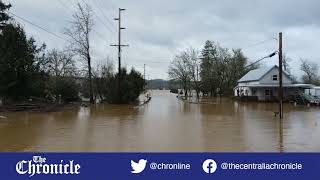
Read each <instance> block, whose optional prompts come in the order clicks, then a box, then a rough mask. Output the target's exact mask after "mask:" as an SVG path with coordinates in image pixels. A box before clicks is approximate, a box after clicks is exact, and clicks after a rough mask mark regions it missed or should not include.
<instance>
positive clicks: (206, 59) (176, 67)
mask: <svg viewBox="0 0 320 180" xmlns="http://www.w3.org/2000/svg"><path fill="white" fill-rule="evenodd" d="M290 61H291V58H289V57H288V56H286V55H285V54H284V55H283V68H284V70H285V71H286V72H287V73H288V74H289V76H290V77H291V78H292V80H293V82H295V83H297V82H298V80H297V78H296V77H295V76H294V75H293V74H292V73H291V71H290V70H291V68H290ZM300 62H301V64H300V70H301V71H302V72H303V75H302V77H301V82H302V83H306V84H314V85H320V75H319V66H318V64H317V63H315V62H312V61H309V60H306V59H301V60H300ZM248 64H249V62H248V58H247V57H246V56H245V55H244V54H243V52H242V50H241V49H231V50H230V49H228V48H224V47H221V46H220V45H219V44H218V43H216V42H213V41H209V40H208V41H206V42H205V45H204V47H203V48H202V50H201V51H197V50H196V49H194V48H192V47H190V48H187V49H186V50H183V51H181V52H179V53H178V54H177V55H176V56H175V57H174V59H173V61H172V62H171V64H170V66H169V71H168V74H169V77H170V78H171V80H172V81H176V82H179V84H180V89H183V92H184V97H188V92H190V90H194V91H195V93H196V96H197V98H198V99H199V96H200V92H202V93H203V94H204V95H208V96H211V97H212V96H217V95H220V96H222V95H224V96H230V95H233V92H234V91H233V88H234V87H236V85H237V81H238V80H239V79H240V78H241V77H243V76H244V75H245V74H246V73H248V72H249V71H251V70H253V69H256V68H259V66H261V64H260V63H257V64H253V65H248ZM180 93H181V92H180Z"/></svg>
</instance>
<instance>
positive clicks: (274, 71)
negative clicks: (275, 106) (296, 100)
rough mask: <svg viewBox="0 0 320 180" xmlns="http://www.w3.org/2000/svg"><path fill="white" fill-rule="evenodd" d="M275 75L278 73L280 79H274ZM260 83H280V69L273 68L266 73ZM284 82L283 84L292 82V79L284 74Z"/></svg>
mask: <svg viewBox="0 0 320 180" xmlns="http://www.w3.org/2000/svg"><path fill="white" fill-rule="evenodd" d="M273 75H277V77H278V80H276V81H274V80H273V79H272V78H273ZM259 82H260V84H279V70H278V68H276V67H275V68H273V69H272V70H271V71H270V72H269V73H267V74H266V75H264V76H263V77H262V78H261V79H260V81H259ZM282 82H283V84H292V80H291V79H289V78H288V77H287V76H286V75H284V74H282Z"/></svg>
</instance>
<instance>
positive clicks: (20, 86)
mask: <svg viewBox="0 0 320 180" xmlns="http://www.w3.org/2000/svg"><path fill="white" fill-rule="evenodd" d="M10 8H11V5H10V4H4V3H3V2H2V1H0V100H1V102H2V104H16V103H30V102H33V103H35V102H41V103H61V104H63V103H67V102H74V101H81V100H84V99H88V100H89V102H90V103H95V102H96V101H97V100H99V101H100V102H107V103H130V102H133V101H136V99H137V98H138V96H139V95H140V94H141V93H142V92H143V90H144V89H143V87H144V79H143V77H142V75H141V74H140V73H139V72H137V71H135V70H134V69H132V70H131V71H129V72H127V70H126V69H122V71H121V75H119V74H118V73H115V72H114V71H113V68H114V67H113V65H112V62H111V60H110V59H109V60H108V61H106V63H105V64H103V65H99V66H97V67H92V57H91V54H90V52H91V45H90V38H89V37H90V36H89V35H90V32H91V31H92V30H93V28H94V22H93V18H92V10H91V8H90V6H88V5H87V4H78V11H77V12H76V13H75V14H74V15H73V21H72V22H71V24H70V27H68V28H66V29H65V30H64V32H65V35H66V36H67V37H69V38H68V43H67V45H66V47H65V48H63V49H47V47H46V44H45V43H43V44H42V45H41V46H39V45H37V44H38V43H36V41H35V40H34V38H33V37H27V35H26V32H25V31H24V29H23V27H22V26H21V25H20V24H19V23H18V22H17V21H16V20H15V19H14V18H13V17H11V16H10V13H9V10H10ZM82 62H84V63H85V68H79V67H80V66H79V64H81V63H82ZM119 79H121V81H120V83H118V82H119ZM119 91H121V93H120V94H121V96H119V93H117V92H119Z"/></svg>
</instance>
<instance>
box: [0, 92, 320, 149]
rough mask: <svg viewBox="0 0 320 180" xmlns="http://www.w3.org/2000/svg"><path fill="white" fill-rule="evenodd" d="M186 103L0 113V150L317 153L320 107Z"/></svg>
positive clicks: (161, 95) (155, 99)
mask: <svg viewBox="0 0 320 180" xmlns="http://www.w3.org/2000/svg"><path fill="white" fill-rule="evenodd" d="M277 107H278V106H277V104H270V103H268V104H264V103H240V102H236V101H232V100H231V99H222V100H221V101H219V100H216V101H214V103H213V104H200V105H199V104H190V103H185V102H182V101H180V100H178V99H177V98H176V97H175V95H174V94H170V93H169V92H167V91H153V92H152V100H151V101H150V102H149V104H147V105H145V106H141V107H133V106H127V105H125V106H114V105H97V106H96V107H92V108H88V107H80V108H79V109H74V110H66V111H64V112H52V113H28V112H19V113H0V116H5V117H6V118H4V117H1V118H0V151H2V152H3V151H6V152H7V151H10V152H11V151H13V152H17V151H42V152H287V151H289V152H320V107H306V106H296V107H295V106H294V105H290V104H285V114H284V119H283V121H280V120H279V119H278V118H275V117H274V113H273V112H274V111H276V110H277Z"/></svg>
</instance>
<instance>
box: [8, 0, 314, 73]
mask: <svg viewBox="0 0 320 180" xmlns="http://www.w3.org/2000/svg"><path fill="white" fill-rule="evenodd" d="M61 1H62V2H63V3H64V4H65V5H66V6H67V7H68V8H69V10H67V8H65V7H63V6H62V5H61V4H59V2H58V1H56V0H11V1H10V2H11V3H12V5H13V9H12V11H13V12H15V13H16V14H18V15H21V16H23V17H25V18H26V19H28V20H30V21H32V22H34V23H37V24H39V25H41V26H43V27H46V28H48V29H50V31H53V32H55V33H57V34H59V35H62V36H63V34H62V30H63V28H65V27H67V26H68V23H67V21H68V20H70V19H71V14H72V12H73V11H74V4H75V3H76V1H77V0H68V1H67V0H61ZM85 1H87V2H88V3H89V4H91V5H92V7H93V10H94V11H95V13H96V14H97V15H98V16H99V17H100V18H104V16H103V15H102V14H101V12H100V10H99V9H98V7H97V5H99V7H100V8H101V9H103V11H104V12H105V15H106V16H108V18H109V21H113V20H112V19H113V18H114V16H117V8H118V7H123V8H126V9H127V11H125V12H124V13H123V25H124V26H126V28H127V29H126V30H125V31H124V32H123V42H124V43H129V44H130V47H128V48H125V49H124V50H123V60H124V64H125V65H127V67H131V66H134V67H135V68H136V69H138V70H140V71H142V67H143V64H144V63H146V64H147V74H150V76H151V78H167V68H168V65H169V63H168V62H169V61H170V60H171V59H172V57H173V56H174V54H175V53H177V52H178V51H179V50H182V49H184V48H187V47H189V46H193V47H195V48H198V49H201V48H202V46H203V44H204V42H205V41H206V40H213V41H216V42H219V43H220V44H221V45H222V46H224V47H228V48H243V50H244V52H245V55H246V56H247V57H248V58H249V59H251V60H252V61H253V60H255V59H258V58H259V57H262V56H265V55H266V54H268V53H270V52H273V51H274V50H276V49H277V42H276V41H275V40H271V39H272V38H277V35H278V32H280V31H282V32H283V33H284V51H285V52H286V53H287V55H288V56H290V57H291V58H292V59H293V60H292V61H291V66H292V71H293V73H294V74H296V75H297V76H299V75H301V72H300V70H299V58H300V57H304V58H308V59H310V60H313V61H319V60H320V55H318V50H319V48H320V42H318V41H317V37H318V36H319V34H320V21H319V20H318V18H319V17H320V11H319V10H318V7H320V2H319V1H317V0H307V1H298V0H281V1H276V0H259V1H254V0H241V1H236V0H224V1H221V0H219V1H218V0H201V1H191V0H161V1H155V0H135V1H133V0H117V1H115V0H109V1H104V0H85ZM72 4H73V5H72ZM18 21H19V22H21V21H20V20H18ZM105 23H106V24H107V25H108V26H109V27H110V28H112V29H115V27H116V24H115V22H113V23H114V25H111V24H110V23H109V22H108V21H105ZM23 24H24V25H25V28H26V31H27V32H28V34H29V35H32V36H34V37H35V38H36V39H37V40H38V41H45V42H46V43H47V44H48V46H49V48H54V47H59V48H63V47H64V46H65V44H66V42H63V41H61V40H60V39H56V38H55V37H52V36H51V35H49V34H47V33H45V32H43V31H41V30H38V29H36V28H34V27H32V26H30V25H29V24H26V23H23ZM95 24H96V26H95V31H96V32H98V33H99V34H100V35H97V34H96V33H93V39H92V44H93V54H94V61H95V62H96V63H97V62H100V61H101V59H103V58H105V57H107V56H111V57H113V58H114V60H116V59H115V58H116V56H117V53H116V51H115V49H114V48H112V47H110V46H109V44H111V43H115V42H116V40H117V34H116V32H114V31H115V30H113V32H110V31H109V30H108V29H107V28H106V27H105V26H104V25H103V24H102V23H101V22H100V21H99V20H98V19H97V18H96V17H95ZM101 36H103V38H101ZM266 39H270V40H269V41H266V42H265V43H263V44H260V45H257V46H250V45H252V44H255V43H257V42H260V41H263V40H266ZM266 61H267V62H266V63H265V64H276V63H277V59H276V57H275V58H272V59H269V60H266ZM160 62H162V63H160Z"/></svg>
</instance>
